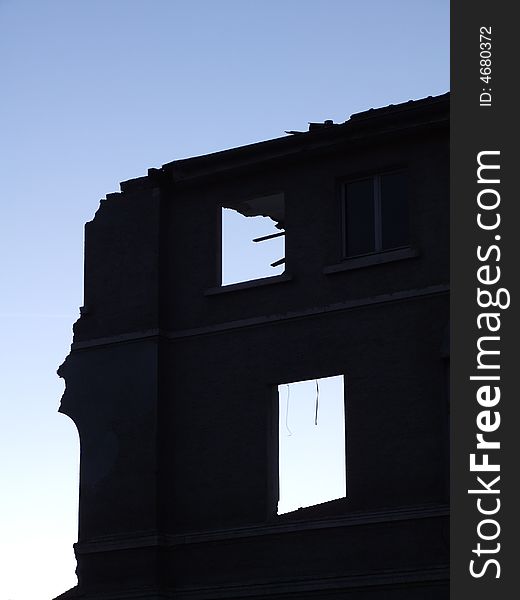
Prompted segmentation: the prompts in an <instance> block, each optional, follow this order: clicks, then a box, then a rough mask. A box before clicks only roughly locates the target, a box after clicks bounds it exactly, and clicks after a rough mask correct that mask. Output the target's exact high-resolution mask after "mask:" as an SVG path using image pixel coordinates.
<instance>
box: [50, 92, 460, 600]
mask: <svg viewBox="0 0 520 600" xmlns="http://www.w3.org/2000/svg"><path fill="white" fill-rule="evenodd" d="M351 121H352V123H351V122H350V121H348V122H347V123H346V124H345V125H344V126H339V128H332V129H331V130H330V131H322V132H317V133H313V132H310V133H307V134H301V135H300V136H294V137H293V138H283V139H282V140H272V141H270V142H265V143H264V144H258V145H253V146H251V147H246V148H244V149H236V150H233V151H229V152H227V153H226V152H224V153H219V154H217V155H213V156H211V155H210V156H208V157H201V158H198V159H191V160H188V161H177V162H176V163H171V164H170V165H165V166H164V167H163V168H162V169H161V170H151V171H150V173H149V175H148V176H147V177H144V178H141V179H139V180H132V181H130V182H126V183H124V184H122V193H121V194H115V195H111V196H110V197H108V198H107V200H105V201H103V202H102V206H101V208H100V210H99V211H98V213H97V215H96V217H95V219H94V220H93V221H92V222H91V223H89V224H88V225H87V229H86V252H85V256H86V258H85V269H86V272H85V307H84V308H83V310H82V316H81V318H80V320H79V321H78V323H76V325H75V337H74V343H73V347H72V351H71V354H70V356H69V357H68V358H67V360H66V362H65V364H64V365H63V366H62V367H61V370H60V374H62V375H63V376H64V378H65V379H66V392H65V395H64V398H63V400H62V405H61V410H62V412H65V413H66V414H68V415H69V416H70V417H71V418H72V419H73V420H74V422H75V423H76V425H77V427H78V430H79V433H80V440H81V473H80V528H79V540H78V544H77V545H76V554H77V558H78V578H79V585H78V587H77V588H74V589H73V590H71V591H69V592H66V593H65V594H64V595H62V596H61V597H60V598H62V599H63V600H65V599H66V598H85V599H95V598H125V599H126V598H143V599H144V598H147V599H152V598H201V599H202V598H207V599H210V598H211V599H212V598H246V597H247V598H296V597H298V598H311V597H312V598H331V599H333V598H340V597H341V598H352V599H356V600H361V599H363V600H364V599H371V600H372V599H374V600H375V599H380V598H385V599H394V598H395V599H397V598H399V599H408V598H410V599H411V598H414V599H415V598H421V599H430V598H431V599H434V598H435V599H440V598H447V594H448V591H447V583H446V582H447V564H448V510H447V506H448V484H447V477H448V474H447V468H448V461H447V453H448V410H449V406H448V398H447V383H446V376H447V356H446V335H447V329H448V319H449V298H448V289H449V288H448V284H449V272H448V259H449V247H448V229H449V227H448V214H449V204H448V202H449V195H448V189H449V183H448V175H449V173H448V99H447V98H446V97H439V98H434V99H426V100H424V101H419V102H417V103H411V104H408V105H401V108H399V107H397V108H395V109H386V112H385V111H382V112H378V111H374V115H371V114H367V115H366V116H365V117H363V118H358V119H357V120H356V119H354V118H353V119H351ZM349 123H350V125H349ZM396 168H400V169H401V168H402V169H405V171H406V173H407V177H408V179H409V185H410V191H411V194H410V197H411V205H410V217H411V232H412V234H411V242H410V248H408V249H407V250H406V251H404V252H401V253H394V254H393V255H392V254H387V255H385V256H386V260H387V262H380V263H379V264H376V262H375V261H374V260H372V264H368V263H367V265H366V266H360V265H359V264H358V265H357V266H356V263H355V261H352V259H345V257H344V256H343V250H342V248H343V231H342V225H341V224H342V220H343V219H342V200H341V187H342V184H343V182H344V181H346V180H349V179H354V178H356V177H359V176H362V175H372V174H377V173H381V172H385V171H389V170H393V169H396ZM274 192H283V193H284V195H285V206H286V218H285V228H286V232H287V233H286V270H285V273H284V275H283V276H280V277H275V278H272V279H270V280H265V281H258V282H253V283H252V284H248V285H234V286H224V287H222V286H221V285H220V283H221V282H220V213H221V209H222V207H223V206H228V205H232V204H233V203H236V202H237V201H239V200H243V199H247V198H254V197H257V196H263V195H266V194H270V193H274ZM392 257H393V260H391V258H392ZM374 258H377V257H372V259H374ZM369 263H370V260H369ZM354 267H356V268H354ZM340 374H341V375H344V376H345V381H346V399H345V402H346V404H345V406H346V460H347V497H346V498H345V499H341V500H335V501H332V502H328V503H325V504H322V505H318V506H314V507H309V508H306V509H300V510H298V511H294V512H292V513H288V514H286V515H280V516H279V515H277V514H276V505H277V501H278V464H277V460H278V454H277V453H278V431H277V427H278V425H277V423H278V404H277V402H278V401H277V386H278V385H279V384H281V383H288V382H292V381H299V380H303V379H313V378H321V377H328V376H332V375H340Z"/></svg>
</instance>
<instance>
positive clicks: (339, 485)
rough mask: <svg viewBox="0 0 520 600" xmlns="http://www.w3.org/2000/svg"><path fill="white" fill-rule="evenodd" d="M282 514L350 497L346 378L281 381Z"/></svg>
mask: <svg viewBox="0 0 520 600" xmlns="http://www.w3.org/2000/svg"><path fill="white" fill-rule="evenodd" d="M278 459H279V460H278V469H279V472H278V476H279V493H280V496H279V501H278V510H277V512H278V514H279V515H280V514H284V513H288V512H291V511H294V510H297V509H298V508H304V507H308V506H314V505H316V504H322V503H323V502H329V501H330V500H337V499H339V498H345V497H346V450H345V391H344V377H343V375H337V376H335V377H325V378H321V379H309V380H307V381H298V382H295V383H288V384H282V385H279V386H278Z"/></svg>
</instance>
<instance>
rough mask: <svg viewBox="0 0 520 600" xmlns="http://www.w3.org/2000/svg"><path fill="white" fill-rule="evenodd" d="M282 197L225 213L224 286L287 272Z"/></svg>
mask: <svg viewBox="0 0 520 600" xmlns="http://www.w3.org/2000/svg"><path fill="white" fill-rule="evenodd" d="M284 220H285V203H284V195H283V193H277V194H271V195H269V196H262V197H258V198H254V199H251V200H244V201H242V202H238V203H234V204H233V205H229V206H226V207H224V208H223V209H222V285H230V284H233V283H240V282H243V281H251V280H254V279H262V278H264V277H272V276H273V275H281V274H282V273H283V272H284V270H285V228H284Z"/></svg>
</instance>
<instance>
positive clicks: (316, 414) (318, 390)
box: [314, 379, 320, 425]
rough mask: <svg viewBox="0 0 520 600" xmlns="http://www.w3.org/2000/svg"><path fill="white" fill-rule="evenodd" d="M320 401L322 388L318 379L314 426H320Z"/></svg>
mask: <svg viewBox="0 0 520 600" xmlns="http://www.w3.org/2000/svg"><path fill="white" fill-rule="evenodd" d="M319 400H320V386H319V384H318V380H317V379H316V409H315V411H314V425H317V424H318V404H319Z"/></svg>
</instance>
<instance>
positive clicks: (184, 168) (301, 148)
mask: <svg viewBox="0 0 520 600" xmlns="http://www.w3.org/2000/svg"><path fill="white" fill-rule="evenodd" d="M449 103H450V94H449V92H447V93H446V94H442V95H439V96H428V97H427V98H422V99H420V100H409V101H408V102H403V103H401V104H395V105H392V104H390V105H389V106H384V107H381V108H371V109H369V110H366V111H363V112H359V113H355V114H352V115H351V116H350V118H349V119H348V120H347V121H345V122H344V123H341V124H335V125H332V126H328V127H323V128H321V129H313V130H312V131H308V132H302V133H299V134H298V135H288V136H284V137H279V138H274V139H271V140H266V141H262V142H256V143H253V144H248V145H245V146H238V147H236V148H231V149H228V150H221V151H219V152H213V153H210V154H204V155H201V156H195V157H192V158H185V159H181V160H175V161H172V162H169V163H166V164H164V165H163V166H162V167H161V168H160V169H150V170H149V171H148V177H140V178H137V179H131V180H128V181H125V182H122V183H121V190H122V191H126V190H129V189H135V188H136V187H139V188H141V187H143V185H144V186H146V187H148V186H147V185H146V183H147V180H148V179H149V178H150V179H152V180H154V181H157V177H161V178H166V180H167V181H170V182H171V183H176V184H183V183H185V184H188V183H191V182H194V180H199V179H201V178H204V179H205V178H207V177H214V176H220V175H224V174H226V173H229V172H230V171H233V172H235V171H236V170H237V169H239V170H244V169H247V168H250V167H253V166H256V167H258V166H259V165H260V164H265V163H268V162H271V161H279V160H283V159H288V158H290V157H294V156H297V155H301V154H302V153H305V154H306V155H308V154H311V155H312V154H315V153H321V152H323V151H327V150H330V149H331V148H333V147H336V146H338V145H340V146H341V145H345V144H347V145H348V144H352V143H356V142H360V141H362V140H367V139H368V138H372V137H374V136H385V135H386V136H388V135H395V134H396V133H398V132H404V131H406V130H417V129H418V128H424V127H427V128H431V127H432V126H438V125H441V124H447V122H448V121H449ZM149 183H152V182H151V181H149Z"/></svg>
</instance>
